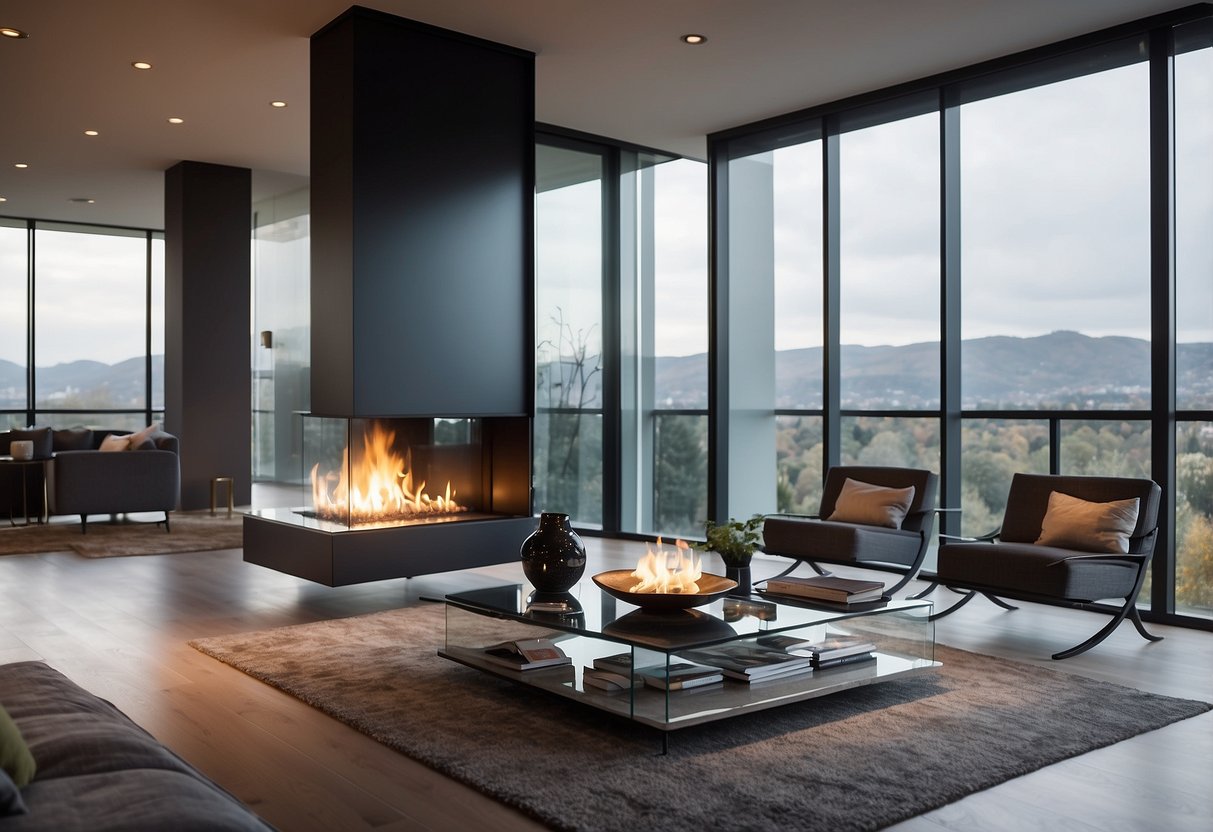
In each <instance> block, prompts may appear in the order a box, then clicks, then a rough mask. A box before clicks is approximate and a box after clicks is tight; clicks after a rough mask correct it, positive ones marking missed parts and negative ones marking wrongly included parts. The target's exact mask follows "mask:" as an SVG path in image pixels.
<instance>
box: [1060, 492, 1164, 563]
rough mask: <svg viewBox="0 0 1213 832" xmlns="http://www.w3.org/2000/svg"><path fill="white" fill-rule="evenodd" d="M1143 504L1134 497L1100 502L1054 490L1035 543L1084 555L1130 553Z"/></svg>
mask: <svg viewBox="0 0 1213 832" xmlns="http://www.w3.org/2000/svg"><path fill="white" fill-rule="evenodd" d="M1140 502H1141V501H1140V500H1139V499H1138V498H1137V497H1133V498H1131V499H1128V500H1112V501H1110V502H1105V503H1098V502H1091V501H1089V500H1081V499H1079V498H1078V497H1071V496H1070V495H1069V494H1064V493H1062V492H1061V491H1054V492H1053V493H1052V494H1050V495H1049V507H1048V509H1047V510H1046V511H1045V516H1044V519H1043V520H1041V521H1040V537H1038V538H1036V542H1037V543H1038V544H1040V545H1042V546H1059V547H1061V548H1064V549H1078V550H1079V551H1083V552H1111V553H1125V552H1128V551H1129V536H1130V535H1132V534H1133V529H1134V527H1135V526H1136V525H1137V508H1138V505H1139V504H1140Z"/></svg>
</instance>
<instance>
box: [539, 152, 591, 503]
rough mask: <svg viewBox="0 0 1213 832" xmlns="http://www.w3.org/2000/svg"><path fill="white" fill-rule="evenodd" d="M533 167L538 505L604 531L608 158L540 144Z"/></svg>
mask: <svg viewBox="0 0 1213 832" xmlns="http://www.w3.org/2000/svg"><path fill="white" fill-rule="evenodd" d="M535 163H536V164H535V167H536V181H537V193H536V195H535V328H536V346H535V381H536V396H535V403H536V408H537V411H538V412H537V414H536V419H535V433H534V436H535V448H534V481H535V505H534V508H535V510H536V511H547V512H562V513H565V514H568V515H569V516H570V517H571V518H572V520H573V522H574V523H576V524H578V525H598V526H600V525H601V524H602V415H601V412H600V410H599V409H600V408H601V407H602V360H603V356H602V292H603V285H602V281H603V243H602V222H603V217H602V188H603V184H602V158H601V157H600V156H597V155H595V154H590V153H581V152H577V151H573V150H565V149H562V148H555V147H548V146H545V145H538V146H536V148H535ZM579 411H592V412H590V413H582V412H579Z"/></svg>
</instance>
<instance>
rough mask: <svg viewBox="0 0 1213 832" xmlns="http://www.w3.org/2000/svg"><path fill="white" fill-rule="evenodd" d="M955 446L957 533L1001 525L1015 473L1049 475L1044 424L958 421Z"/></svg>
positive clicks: (977, 532)
mask: <svg viewBox="0 0 1213 832" xmlns="http://www.w3.org/2000/svg"><path fill="white" fill-rule="evenodd" d="M960 442H961V450H960V467H961V484H960V490H961V497H960V500H961V503H960V507H961V521H960V533H961V534H963V535H967V536H970V537H972V536H976V535H982V534H985V533H986V532H990V531H993V530H994V529H997V528H998V527H999V526H1000V525H1002V515H1003V512H1004V511H1005V510H1006V507H1007V493H1008V492H1009V491H1010V489H1011V478H1012V477H1013V476H1014V475H1015V474H1016V473H1020V472H1022V473H1025V474H1047V473H1049V423H1048V422H1045V421H1043V420H1042V421H1020V420H1011V419H964V420H962V421H961V428H960Z"/></svg>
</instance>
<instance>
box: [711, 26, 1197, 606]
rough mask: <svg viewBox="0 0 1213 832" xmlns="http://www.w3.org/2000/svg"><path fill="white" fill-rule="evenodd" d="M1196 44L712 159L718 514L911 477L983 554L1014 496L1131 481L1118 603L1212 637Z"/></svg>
mask: <svg viewBox="0 0 1213 832" xmlns="http://www.w3.org/2000/svg"><path fill="white" fill-rule="evenodd" d="M1211 32H1213V29H1211V27H1210V19H1209V17H1208V13H1207V11H1203V12H1202V11H1201V10H1199V9H1187V10H1181V11H1179V12H1176V13H1174V14H1173V15H1170V16H1161V17H1156V18H1152V19H1150V20H1149V21H1145V22H1143V23H1141V24H1127V25H1125V26H1121V27H1117V28H1116V29H1114V30H1108V31H1106V32H1100V33H1095V34H1093V35H1090V36H1087V37H1084V38H1079V39H1075V40H1073V41H1069V42H1066V43H1063V44H1058V45H1056V46H1053V47H1046V48H1043V49H1039V50H1034V51H1033V52H1031V53H1025V54H1024V55H1020V56H1011V57H1009V58H1006V59H1000V60H998V61H992V62H989V63H987V64H983V65H980V66H977V67H973V68H970V69H967V70H958V71H956V72H953V73H949V74H947V75H944V76H938V77H934V78H928V79H923V80H922V81H917V82H909V83H906V84H902V85H900V86H899V87H897V88H895V89H891V90H888V91H878V92H873V93H870V94H867V95H863V96H859V97H856V98H855V99H850V100H847V101H842V102H837V103H835V104H830V105H824V106H821V107H817V108H813V109H812V110H807V111H803V112H800V113H793V114H789V115H787V116H784V117H779V118H775V119H770V120H767V121H765V122H762V123H759V124H755V125H752V126H749V127H741V128H736V129H733V130H729V131H725V132H722V133H719V134H716V135H713V136H711V137H709V139H710V140H709V147H710V155H711V164H712V177H713V193H714V195H715V196H714V201H713V204H712V224H713V229H714V237H715V245H714V248H713V286H712V292H713V305H714V309H715V316H714V319H713V325H714V329H713V333H714V338H713V348H714V350H715V357H714V367H715V371H714V374H713V381H714V385H713V397H712V401H711V407H710V413H711V414H712V442H711V448H712V451H713V454H712V458H711V460H710V464H711V468H712V480H711V486H712V500H711V504H710V505H711V510H712V514H713V516H715V517H718V518H719V517H727V516H745V515H748V514H750V513H752V512H755V511H759V512H771V511H776V510H777V511H784V512H789V511H790V512H799V513H811V512H813V511H815V510H816V507H817V506H816V503H817V500H818V499H819V497H820V483H821V478H822V473H823V471H824V470H825V469H827V468H828V467H830V466H831V465H837V464H848V463H849V464H854V463H871V464H879V465H914V466H921V467H925V468H929V469H932V470H934V471H936V472H938V473H939V474H940V475H941V491H940V505H942V506H945V507H950V508H960V509H962V511H961V512H950V513H948V514H946V515H945V517H944V521H943V522H944V525H945V529H946V530H948V531H950V532H952V533H962V532H963V533H965V534H980V533H983V532H986V531H989V530H991V529H992V528H994V527H995V526H997V524H998V523H999V522H1000V520H1001V514H1002V510H1003V508H1004V507H1005V500H1006V493H1007V488H1008V487H1009V485H1010V480H1011V476H1012V475H1013V474H1014V473H1015V472H1017V471H1024V472H1054V473H1066V474H1098V475H1115V476H1139V477H1151V478H1153V479H1155V480H1156V481H1157V482H1159V483H1160V484H1161V485H1162V486H1163V492H1164V506H1163V514H1164V515H1165V517H1164V519H1163V520H1162V521H1161V529H1160V532H1161V534H1160V544H1159V546H1158V548H1157V550H1156V557H1155V564H1154V569H1153V574H1152V581H1151V584H1150V586H1149V587H1148V589H1147V590H1146V591H1144V592H1143V593H1142V597H1141V599H1140V603H1141V605H1142V606H1143V608H1144V609H1145V610H1146V611H1147V612H1148V614H1149V615H1150V617H1151V618H1153V619H1154V620H1161V621H1167V622H1171V623H1183V624H1188V625H1194V626H1202V625H1205V626H1207V625H1208V623H1209V622H1210V621H1213V531H1210V530H1213V498H1211V497H1210V495H1213V427H1210V425H1213V397H1211V394H1210V391H1211V390H1213V386H1211V383H1210V381H1209V380H1210V379H1213V288H1211V287H1213V243H1210V237H1209V235H1208V233H1207V230H1208V228H1209V226H1210V223H1211V222H1213V162H1211V158H1213V157H1210V155H1209V153H1208V148H1209V146H1210V143H1211V142H1213V108H1211V107H1210V106H1209V101H1211V100H1213V39H1211V37H1210V34H1211ZM1172 209H1173V210H1172ZM739 376H740V378H739ZM764 480H765V483H764Z"/></svg>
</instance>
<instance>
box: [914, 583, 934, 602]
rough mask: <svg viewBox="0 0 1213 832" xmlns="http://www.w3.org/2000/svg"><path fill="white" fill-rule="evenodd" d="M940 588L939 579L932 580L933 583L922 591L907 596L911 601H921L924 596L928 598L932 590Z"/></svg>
mask: <svg viewBox="0 0 1213 832" xmlns="http://www.w3.org/2000/svg"><path fill="white" fill-rule="evenodd" d="M938 588H939V581H931V584H930V585H929V586H928V587H927V588H926V589H924V590H923V591H922V592H920V593H918V594H917V595H909V596H906V597H908V598H909V599H910V600H911V601H921V600H922V599H923V598H926V597H927V596H928V595H930V594H931V593H932V592H934V591H935V590H936V589H938Z"/></svg>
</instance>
